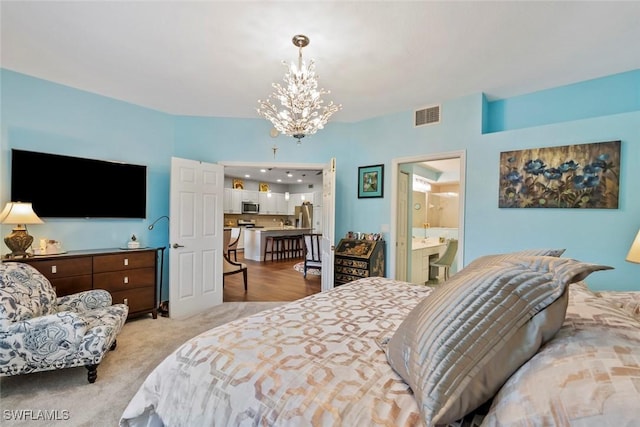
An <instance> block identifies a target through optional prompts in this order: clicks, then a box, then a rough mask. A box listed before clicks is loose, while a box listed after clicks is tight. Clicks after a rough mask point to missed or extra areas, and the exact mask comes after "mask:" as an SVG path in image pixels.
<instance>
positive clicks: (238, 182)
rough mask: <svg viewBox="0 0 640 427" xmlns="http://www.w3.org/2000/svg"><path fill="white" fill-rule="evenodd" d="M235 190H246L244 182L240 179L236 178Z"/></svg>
mask: <svg viewBox="0 0 640 427" xmlns="http://www.w3.org/2000/svg"><path fill="white" fill-rule="evenodd" d="M233 188H235V189H236V190H244V181H243V180H241V179H238V178H234V179H233Z"/></svg>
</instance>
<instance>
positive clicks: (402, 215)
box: [395, 171, 410, 281]
mask: <svg viewBox="0 0 640 427" xmlns="http://www.w3.org/2000/svg"><path fill="white" fill-rule="evenodd" d="M408 196H409V175H408V174H407V173H405V172H402V171H400V172H399V173H398V204H397V206H398V216H397V218H398V219H397V221H398V222H397V231H396V251H397V252H396V276H395V279H396V280H403V281H406V280H407V277H409V276H410V275H409V274H407V259H408V257H409V238H408V236H407V230H408V222H407V220H408V213H407V207H408V204H409V202H408V201H407V198H408Z"/></svg>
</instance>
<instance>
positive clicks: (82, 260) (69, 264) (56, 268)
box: [24, 257, 92, 281]
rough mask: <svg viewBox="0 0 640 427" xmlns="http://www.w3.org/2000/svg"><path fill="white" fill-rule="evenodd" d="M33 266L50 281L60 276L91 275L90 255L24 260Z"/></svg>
mask: <svg viewBox="0 0 640 427" xmlns="http://www.w3.org/2000/svg"><path fill="white" fill-rule="evenodd" d="M24 262H26V263H27V264H29V265H31V266H33V267H35V268H36V270H38V271H39V272H40V273H42V274H44V276H45V277H46V278H47V279H49V280H50V281H51V280H53V279H57V278H60V277H71V276H83V275H89V276H91V272H92V261H91V257H79V258H75V259H55V260H51V259H49V260H28V261H24Z"/></svg>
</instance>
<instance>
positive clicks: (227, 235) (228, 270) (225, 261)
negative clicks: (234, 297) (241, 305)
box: [222, 228, 247, 292]
mask: <svg viewBox="0 0 640 427" xmlns="http://www.w3.org/2000/svg"><path fill="white" fill-rule="evenodd" d="M230 241H231V229H229V228H225V229H224V234H223V241H222V244H223V246H222V247H223V248H228V247H229V242H230ZM237 273H242V276H243V280H244V290H245V292H246V291H247V264H245V263H243V262H235V261H231V259H230V258H229V254H228V252H227V251H226V250H224V251H223V252H222V286H223V287H224V278H225V277H226V276H229V275H231V274H237Z"/></svg>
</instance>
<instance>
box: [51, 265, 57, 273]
mask: <svg viewBox="0 0 640 427" xmlns="http://www.w3.org/2000/svg"><path fill="white" fill-rule="evenodd" d="M57 272H58V267H56V266H55V265H52V266H51V274H56V273H57Z"/></svg>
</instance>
